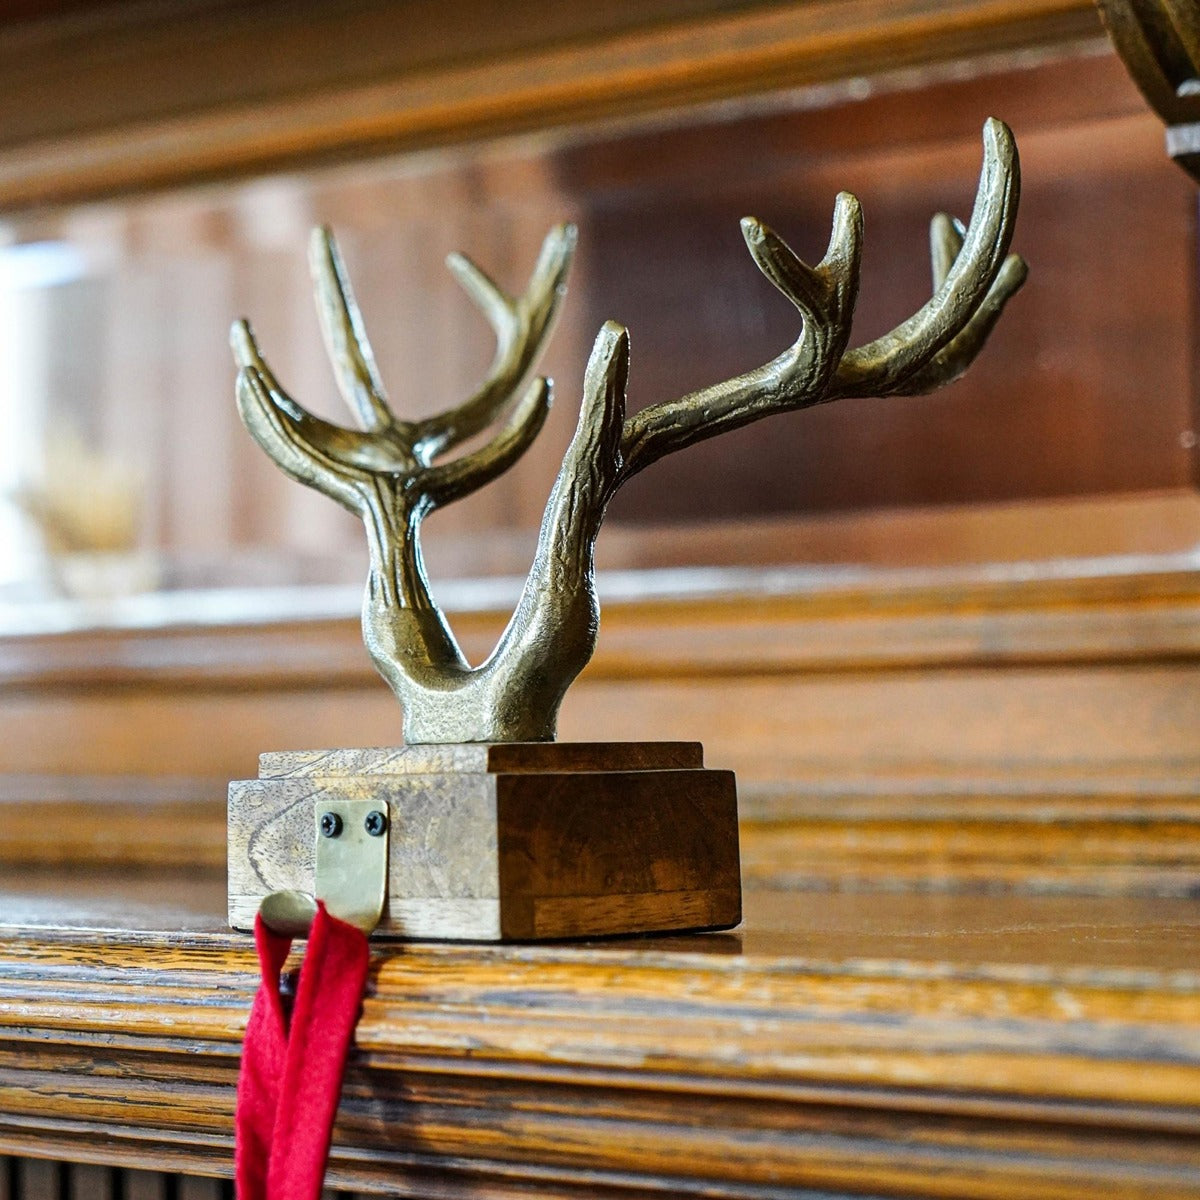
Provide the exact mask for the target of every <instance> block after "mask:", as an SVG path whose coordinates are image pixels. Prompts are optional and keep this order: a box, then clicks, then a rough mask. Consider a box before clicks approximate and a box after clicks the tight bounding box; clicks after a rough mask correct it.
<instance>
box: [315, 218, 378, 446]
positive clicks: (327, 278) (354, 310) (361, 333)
mask: <svg viewBox="0 0 1200 1200" xmlns="http://www.w3.org/2000/svg"><path fill="white" fill-rule="evenodd" d="M308 265H309V271H310V272H311V274H312V280H313V293H314V297H315V299H316V302H317V317H318V319H319V320H320V323H321V333H322V335H323V336H324V338H325V347H326V350H327V351H328V353H329V361H330V363H331V364H332V365H333V373H334V376H335V377H336V379H337V385H338V390H339V391H340V392H341V393H342V398H343V399H344V400H345V401H346V403H347V404H348V405H349V406H350V410H351V412H353V413H354V414H355V415H356V416H357V417H358V419H359V420H360V421H361V422H362V425H363V428H364V429H368V430H373V429H387V428H390V427H392V426H394V425H397V424H400V422H398V421H397V419H396V417H395V415H394V414H393V413H392V410H391V408H390V407H389V406H388V402H387V393H386V391H385V390H384V386H383V381H382V380H381V379H380V378H379V368H378V367H377V366H376V365H375V355H374V352H373V351H372V350H371V342H370V339H369V338H368V337H367V327H366V325H365V324H364V323H363V319H362V313H361V312H360V311H359V308H358V304H357V303H356V302H355V299H354V289H353V288H352V287H351V285H350V276H349V275H348V274H347V273H346V266H345V263H344V262H343V261H342V255H341V252H340V251H339V250H338V246H337V241H336V240H335V238H334V236H333V231H332V230H331V229H330V228H329V226H327V225H322V226H320V227H319V228H317V229H314V230H313V231H312V236H311V237H310V239H309V243H308Z"/></svg>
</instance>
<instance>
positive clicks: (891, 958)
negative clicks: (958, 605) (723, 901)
mask: <svg viewBox="0 0 1200 1200" xmlns="http://www.w3.org/2000/svg"><path fill="white" fill-rule="evenodd" d="M164 897H168V899H167V900H166V901H164ZM222 902H223V895H222V889H221V887H220V884H219V882H215V885H214V886H211V887H208V886H204V887H197V886H196V885H194V884H191V885H189V884H188V883H186V882H185V881H182V880H178V879H174V878H172V877H160V878H157V879H149V880H146V881H144V882H143V883H136V882H131V881H120V880H117V879H114V878H113V877H111V876H107V877H105V876H100V877H97V878H93V879H88V878H82V877H81V878H77V879H75V880H73V881H70V882H68V881H65V880H63V879H57V880H55V879H50V880H43V881H39V880H38V879H37V878H35V877H28V876H27V877H21V878H18V879H10V880H9V881H7V883H6V894H5V895H4V896H3V898H2V900H0V913H2V914H3V916H2V922H3V938H2V939H0V1148H5V1149H13V1148H16V1147H20V1149H21V1152H23V1153H26V1154H29V1153H37V1154H44V1155H51V1156H63V1157H68V1158H72V1159H74V1160H76V1161H103V1162H110V1163H120V1164H126V1165H130V1166H141V1167H151V1168H154V1169H159V1170H162V1169H174V1170H179V1169H186V1170H189V1171H193V1172H200V1173H211V1174H228V1172H229V1170H230V1160H231V1135H230V1116H231V1113H232V1104H233V1080H234V1076H235V1072H236V1067H237V1048H238V1040H239V1038H240V1035H241V1030H242V1026H243V1023H244V1021H245V1018H246V1013H247V1010H248V1006H249V1000H250V995H251V992H252V990H253V987H254V984H255V970H254V960H253V951H252V949H251V946H250V941H249V939H248V938H239V937H237V936H235V935H230V934H229V933H227V932H224V931H222V930H221V921H222V917H221V908H222ZM1198 911H1200V910H1198V909H1197V905H1196V903H1195V902H1194V901H1164V900H1159V901H1155V902H1154V903H1147V902H1140V901H1136V900H1111V899H1109V900H1106V899H1103V898H1090V899H1087V900H1083V901H1071V900H1061V899H1050V898H1041V899H1031V898H1021V897H1007V898H1003V897H1001V898H997V897H986V898H972V897H957V898H947V897H927V896H909V897H897V896H879V895H877V896H873V897H872V896H836V895H830V894H824V895H822V894H819V893H797V894H793V895H790V896H787V897H780V896H771V895H765V894H757V893H750V894H749V896H748V919H747V924H746V926H745V928H744V930H743V931H742V932H740V933H738V934H719V935H711V936H699V937H693V938H683V939H675V940H671V939H666V940H639V941H633V942H620V941H617V942H608V943H592V944H590V945H577V946H560V947H541V948H534V947H521V948H500V947H492V948H488V947H478V946H474V947H473V946H447V945H442V946H437V945H424V946H410V947H404V948H399V949H388V950H385V949H382V948H379V949H377V950H376V953H375V955H374V959H373V964H372V972H371V984H370V990H369V993H368V996H367V999H366V1003H365V1007H364V1013H363V1018H362V1021H361V1023H360V1025H359V1028H358V1034H357V1050H356V1051H355V1053H354V1055H353V1057H352V1060H351V1065H350V1070H349V1074H348V1077H347V1082H346V1089H345V1094H344V1099H343V1104H342V1108H341V1112H340V1116H339V1121H338V1126H337V1131H336V1133H335V1137H334V1149H333V1157H332V1163H331V1172H330V1179H329V1182H330V1184H331V1186H334V1187H341V1188H354V1189H363V1190H371V1191H376V1190H379V1191H386V1192H387V1193H388V1194H389V1195H394V1196H413V1197H416V1196H421V1197H423V1198H427V1197H430V1196H440V1197H463V1198H465V1197H467V1196H472V1197H479V1198H483V1197H486V1198H489V1200H490V1198H493V1197H495V1198H499V1197H506V1198H507V1197H514V1196H517V1195H525V1196H539V1195H540V1196H551V1195H553V1196H588V1197H596V1196H610V1197H615V1196H616V1195H618V1194H619V1195H624V1196H639V1195H647V1196H648V1195H660V1194H662V1191H663V1190H664V1189H665V1190H667V1191H668V1192H669V1193H670V1194H672V1195H679V1196H687V1195H697V1196H698V1195H706V1196H719V1197H730V1198H733V1197H743V1198H745V1197H751V1196H763V1197H767V1196H769V1197H772V1198H779V1197H785V1196H799V1195H800V1194H802V1192H803V1190H804V1189H812V1190H816V1191H819V1192H821V1193H822V1194H833V1195H837V1196H844V1195H849V1194H855V1195H862V1194H867V1195H872V1196H889V1197H891V1196H896V1197H899V1196H914V1195H921V1196H937V1197H942V1198H946V1200H949V1198H951V1197H954V1198H958V1197H961V1198H962V1200H967V1198H970V1200H980V1198H981V1197H987V1198H996V1200H999V1198H1000V1197H1004V1198H1005V1200H1008V1198H1010V1197H1012V1196H1014V1195H1025V1196H1037V1197H1041V1198H1043V1200H1049V1198H1051V1197H1055V1198H1063V1200H1067V1198H1079V1200H1082V1198H1084V1197H1088V1196H1089V1195H1094V1194H1095V1192H1096V1191H1097V1190H1099V1189H1104V1190H1107V1191H1109V1192H1111V1193H1113V1194H1118V1195H1121V1196H1129V1197H1136V1196H1146V1197H1151V1196H1153V1197H1155V1200H1163V1198H1165V1197H1172V1198H1173V1197H1183V1196H1190V1197H1194V1196H1196V1195H1200V1162H1198V1160H1197V1157H1196V1154H1195V1145H1196V1138H1197V1134H1198V1133H1200V1041H1198V1040H1197V1032H1196V1013H1197V1006H1198V1004H1200V993H1198V991H1197V988H1198V983H1197V979H1196V973H1195V970H1194V967H1195V963H1196V961H1197V955H1198V954H1200V942H1198V941H1197V938H1198V937H1200V920H1198ZM115 930H120V931H121V932H115Z"/></svg>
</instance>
